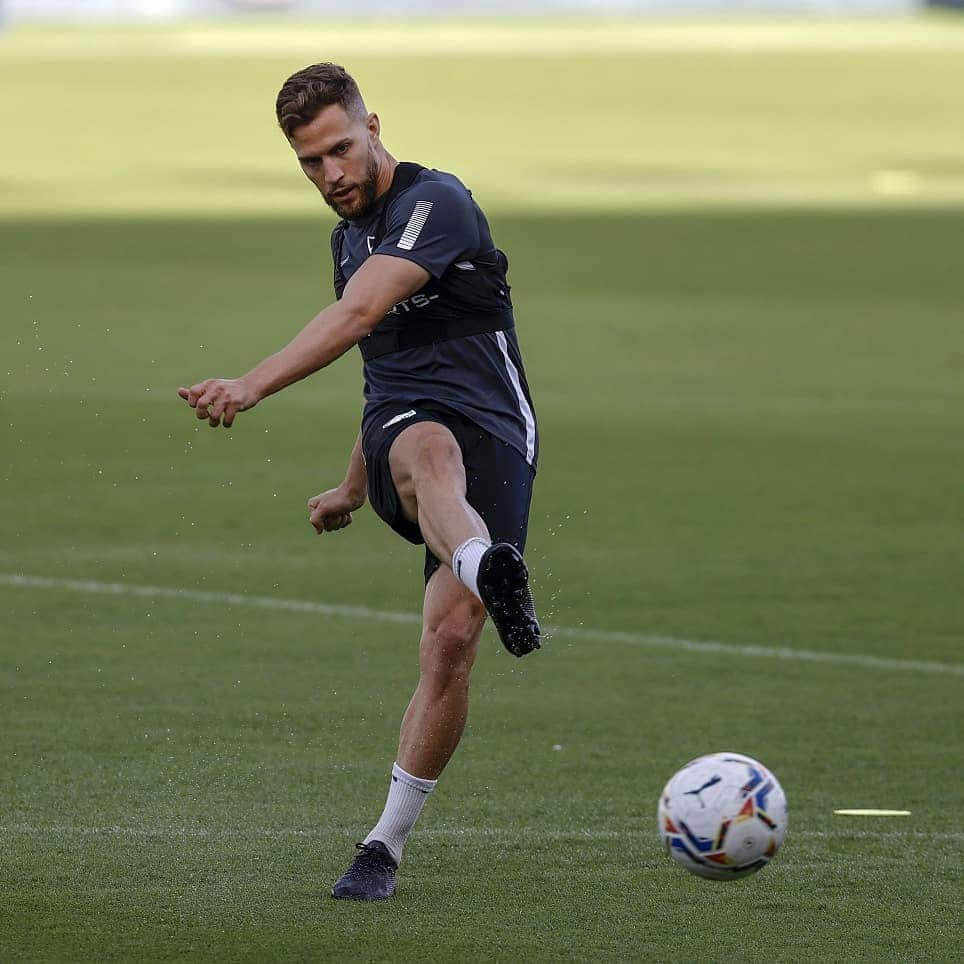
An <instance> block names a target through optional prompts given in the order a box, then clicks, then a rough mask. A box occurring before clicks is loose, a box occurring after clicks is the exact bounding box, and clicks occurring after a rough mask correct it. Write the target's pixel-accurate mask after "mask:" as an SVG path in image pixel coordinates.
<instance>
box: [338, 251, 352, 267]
mask: <svg viewBox="0 0 964 964" xmlns="http://www.w3.org/2000/svg"><path fill="white" fill-rule="evenodd" d="M349 261H351V255H350V254H346V255H345V257H344V258H342V259H341V261H340V262H339V267H341V268H344V267H345V265H346V264H348V262H349Z"/></svg>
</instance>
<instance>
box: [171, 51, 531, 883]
mask: <svg viewBox="0 0 964 964" xmlns="http://www.w3.org/2000/svg"><path fill="white" fill-rule="evenodd" d="M277 115H278V123H279V124H280V126H281V129H282V130H283V131H284V133H285V135H286V136H287V138H288V141H289V143H290V145H291V147H292V148H293V150H294V152H295V154H296V156H297V158H298V162H299V163H300V164H301V169H302V170H303V171H304V172H305V175H306V176H307V177H308V179H309V180H310V181H311V182H312V183H313V184H314V185H315V187H316V188H317V189H318V190H319V191H320V192H321V194H322V196H323V197H324V199H325V202H326V203H327V204H328V206H329V207H330V208H332V210H334V212H335V213H336V214H337V215H338V216H339V218H341V221H340V222H339V223H338V225H337V226H336V227H335V229H334V231H333V232H332V237H331V249H332V256H333V259H334V282H335V293H336V295H337V300H336V301H335V302H334V303H333V304H331V305H329V306H328V307H327V308H325V309H323V310H322V311H321V312H319V313H318V314H317V315H316V316H315V317H314V318H313V319H312V320H311V321H310V322H309V323H308V324H307V325H306V326H305V328H304V329H302V331H301V332H300V333H299V334H298V335H296V336H295V337H294V338H293V339H292V341H291V342H290V343H289V344H288V345H286V346H285V347H284V348H282V349H281V350H280V351H278V352H277V353H276V354H274V355H271V356H270V357H268V358H266V359H265V360H264V361H262V362H261V363H260V364H259V365H257V366H255V367H254V368H253V369H252V370H251V371H250V372H248V373H247V374H246V375H244V376H242V377H240V378H237V379H207V380H205V381H202V382H198V383H197V384H196V385H193V386H191V387H190V388H181V389H179V391H178V394H179V395H180V396H181V398H183V399H185V400H186V401H187V403H188V404H189V405H190V406H191V407H192V408H194V409H195V410H196V414H197V417H198V418H199V419H207V421H208V422H209V423H210V425H211V426H212V427H217V426H218V425H223V426H224V427H225V428H228V427H230V426H231V424H232V423H233V422H234V419H235V417H236V415H237V414H238V413H239V412H243V411H246V410H247V409H250V408H253V407H254V406H255V405H257V404H258V402H260V401H261V400H262V399H264V398H266V397H267V396H268V395H272V394H273V393H275V392H278V391H280V390H281V389H283V388H285V387H286V386H287V385H290V384H292V383H293V382H296V381H298V380H299V379H301V378H305V377H306V376H308V375H311V374H312V373H313V372H316V371H318V370H319V369H320V368H324V367H325V366H326V365H329V364H331V362H333V361H334V360H335V359H336V358H338V357H339V356H340V355H342V354H344V353H345V352H346V351H348V350H349V349H350V348H351V347H352V346H354V345H358V347H359V348H360V350H361V355H362V359H363V360H364V378H365V406H364V412H363V415H362V423H361V431H360V433H359V435H358V439H357V441H356V443H355V447H354V449H353V451H352V453H351V457H350V459H349V463H348V470H347V473H346V475H345V479H344V481H343V482H342V483H341V485H339V486H337V487H336V488H333V489H329V490H328V491H326V492H322V493H321V494H320V495H316V496H314V497H313V498H312V499H309V500H308V507H309V510H310V514H309V521H310V522H311V524H312V526H313V527H314V528H315V530H316V531H317V532H318V533H319V534H322V533H324V532H332V531H335V530H338V529H342V528H344V527H345V526H347V525H349V524H350V523H351V521H352V513H353V512H355V511H356V510H357V509H359V508H361V507H362V505H363V504H364V503H365V500H366V497H367V498H368V500H369V501H370V502H371V504H372V508H374V510H375V512H376V513H378V515H379V516H380V517H381V518H382V519H383V520H384V521H385V522H387V523H388V525H389V526H391V528H392V529H394V530H395V531H396V532H397V533H399V535H401V536H403V537H404V538H405V539H407V540H409V541H410V542H413V543H416V544H421V543H424V544H425V547H426V548H425V599H424V604H423V610H422V613H423V615H422V634H421V641H420V644H419V668H420V673H419V681H418V686H417V688H416V690H415V694H414V695H413V696H412V699H411V702H410V703H409V705H408V709H407V710H406V712H405V715H404V718H403V719H402V725H401V733H400V737H399V743H398V755H397V758H396V761H395V764H394V766H393V767H392V775H391V782H390V783H389V791H388V799H387V801H386V804H385V808H384V811H383V813H382V815H381V817H380V818H379V820H378V822H377V823H376V824H375V826H374V827H373V828H372V830H371V831H370V832H369V834H368V835H367V836H366V837H365V840H364V842H363V843H360V844H358V848H357V849H358V853H357V854H356V856H355V859H354V860H353V862H352V864H351V866H350V867H349V868H348V870H347V871H346V873H345V874H344V875H343V876H342V877H341V878H340V879H339V880H338V881H337V882H336V884H335V886H334V888H333V889H332V895H333V896H334V897H341V898H352V899H356V900H379V899H383V898H387V897H391V896H392V894H393V893H394V891H395V871H396V870H397V868H398V865H399V863H400V861H401V859H402V850H403V848H404V846H405V841H406V838H407V837H408V835H409V833H410V832H411V830H412V827H413V826H414V824H415V820H416V819H417V817H418V815H419V813H420V812H421V810H422V807H423V806H424V805H425V801H426V799H427V797H428V794H429V793H431V791H432V790H433V789H434V787H435V784H436V781H437V779H438V777H439V775H440V774H441V772H442V770H443V769H444V768H445V765H446V763H447V762H448V761H449V758H450V757H451V756H452V753H453V752H454V751H455V748H456V746H457V745H458V742H459V739H460V738H461V736H462V731H463V729H464V727H465V720H466V715H467V712H468V679H469V672H470V670H471V668H472V664H473V662H474V660H475V655H476V651H477V649H478V644H479V638H480V636H481V634H482V625H483V623H484V620H485V617H486V614H488V615H489V616H490V617H491V618H492V622H493V624H494V625H495V628H496V630H497V631H498V633H499V637H500V638H501V640H502V642H503V643H504V644H505V646H506V648H507V649H508V650H509V651H510V652H511V653H513V654H514V655H516V656H524V655H526V654H527V653H530V652H532V651H533V650H535V649H538V648H539V646H540V642H541V631H540V628H539V623H538V620H537V618H536V614H535V610H534V607H533V603H532V595H531V593H530V591H529V585H528V570H527V568H526V565H525V562H524V561H523V558H522V555H521V552H522V550H523V548H524V546H525V539H526V530H527V527H528V515H529V503H530V499H531V496H532V482H533V478H534V476H535V471H536V460H537V457H538V450H539V440H538V434H537V431H536V422H535V415H534V413H533V407H532V399H531V397H530V395H529V388H528V385H527V383H526V376H525V371H524V369H523V365H522V357H521V354H520V352H519V344H518V342H517V340H516V335H515V323H514V320H513V314H512V301H511V299H510V296H509V285H508V283H507V281H506V272H507V270H508V261H507V259H506V257H505V255H504V254H503V253H502V252H501V251H500V250H499V249H498V248H496V246H495V244H494V243H493V241H492V235H491V233H490V231H489V225H488V222H487V221H486V218H485V215H484V214H483V213H482V211H481V210H480V208H479V206H478V205H477V204H476V203H475V201H474V200H473V198H472V195H471V193H470V192H469V190H468V189H467V188H466V187H465V186H464V185H463V184H462V182H461V181H459V180H458V178H456V177H455V176H454V175H452V174H447V173H445V172H442V171H437V170H431V169H427V168H424V167H422V166H420V165H418V164H413V163H407V162H401V163H399V162H398V161H396V160H395V158H394V157H392V156H391V154H389V153H388V151H387V150H386V149H385V147H384V145H383V144H382V142H381V139H380V136H379V134H380V123H379V119H378V116H377V115H376V114H373V113H369V112H368V110H367V108H366V107H365V104H364V102H363V100H362V97H361V94H360V92H359V90H358V86H357V85H356V83H355V81H354V80H353V79H352V77H351V76H350V75H349V74H348V73H346V71H345V70H344V68H342V67H339V66H337V65H335V64H327V63H326V64H316V65H314V66H312V67H306V68H305V69H304V70H300V71H298V73H296V74H294V75H292V76H291V77H290V78H289V79H288V80H287V81H286V82H285V84H284V86H283V87H282V88H281V91H280V93H279V94H278V100H277Z"/></svg>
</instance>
